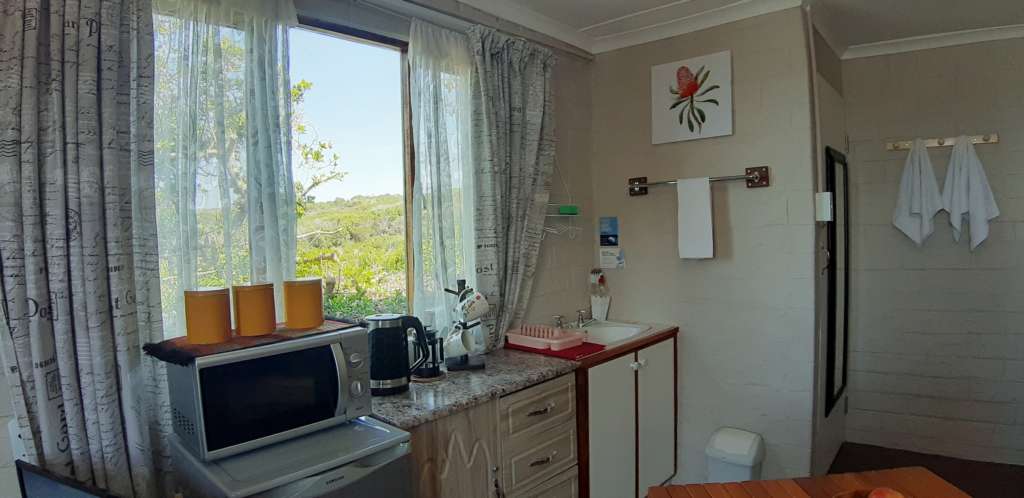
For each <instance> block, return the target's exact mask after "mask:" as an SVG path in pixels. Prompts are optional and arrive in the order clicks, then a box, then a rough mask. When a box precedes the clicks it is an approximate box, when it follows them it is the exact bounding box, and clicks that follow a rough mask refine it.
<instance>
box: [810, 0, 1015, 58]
mask: <svg viewBox="0 0 1024 498" xmlns="http://www.w3.org/2000/svg"><path fill="white" fill-rule="evenodd" d="M814 9H816V10H820V11H821V12H820V15H821V18H822V19H824V20H825V22H826V23H827V25H828V28H829V31H831V35H832V37H833V38H834V39H833V40H830V41H831V42H833V43H835V44H837V45H841V46H842V47H849V46H853V45H863V44H867V43H878V42H883V41H890V40H900V39H904V38H912V37H920V36H927V35H935V34H940V33H952V32H957V31H965V30H976V29H983V28H993V27H997V26H1007V25H1015V24H1024V1H1022V0H896V1H892V0H890V1H877V0H816V1H815V3H814ZM816 14H818V12H816Z"/></svg>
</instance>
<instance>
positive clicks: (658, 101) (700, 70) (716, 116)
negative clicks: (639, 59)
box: [651, 50, 733, 145]
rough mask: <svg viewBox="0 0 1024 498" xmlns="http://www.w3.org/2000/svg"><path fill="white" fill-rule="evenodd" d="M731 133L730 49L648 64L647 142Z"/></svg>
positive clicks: (709, 136)
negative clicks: (649, 121) (648, 137)
mask: <svg viewBox="0 0 1024 498" xmlns="http://www.w3.org/2000/svg"><path fill="white" fill-rule="evenodd" d="M732 134H733V101H732V52H731V51H729V50H724V51H721V52H715V53H712V54H707V55H701V56H698V57H691V58H689V59H683V60H679V61H675V62H668V63H664V64H658V65H656V66H651V144H653V145H658V144H664V143H671V142H681V141H687V140H699V139H702V138H712V137H722V136H728V135H732Z"/></svg>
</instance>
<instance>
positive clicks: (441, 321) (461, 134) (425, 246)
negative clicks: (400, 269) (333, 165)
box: [409, 19, 476, 329]
mask: <svg viewBox="0 0 1024 498" xmlns="http://www.w3.org/2000/svg"><path fill="white" fill-rule="evenodd" d="M409 71H410V73H409V84H410V87H411V93H412V131H413V146H414V150H415V158H416V159H415V170H414V171H415V180H414V183H413V212H412V216H413V223H412V225H413V248H414V251H413V253H414V259H413V267H414V268H415V274H414V281H415V285H416V287H415V292H414V294H413V310H414V313H415V314H416V315H418V316H420V317H422V316H423V315H424V312H427V311H430V312H433V314H434V317H435V320H434V322H435V325H436V326H437V328H438V329H444V328H445V327H448V326H450V325H451V323H452V320H453V318H454V316H453V314H452V311H451V310H452V307H453V306H454V304H455V300H454V297H453V296H451V295H450V294H446V293H445V292H444V289H445V287H448V288H454V287H455V284H456V280H457V279H460V278H465V279H467V280H468V281H469V283H470V285H473V284H474V283H475V280H474V275H473V271H474V269H475V267H476V264H475V261H474V254H475V247H474V236H473V225H474V224H473V199H474V198H475V196H474V193H473V167H472V165H471V164H470V162H469V160H470V149H469V146H470V85H471V81H472V71H473V57H472V54H471V53H470V51H469V42H468V39H467V37H466V35H464V34H462V33H457V32H454V31H450V30H447V29H444V28H440V27H437V26H434V25H432V24H429V23H426V22H423V21H420V20H418V19H414V20H413V21H412V26H411V29H410V34H409Z"/></svg>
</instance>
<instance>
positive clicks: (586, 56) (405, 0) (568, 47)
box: [354, 0, 594, 61]
mask: <svg viewBox="0 0 1024 498" xmlns="http://www.w3.org/2000/svg"><path fill="white" fill-rule="evenodd" d="M379 1H381V3H378V2H377V1H371V0H354V2H355V3H356V4H362V5H365V6H367V7H370V8H374V9H377V10H380V11H381V12H385V13H387V14H391V15H393V16H396V17H400V18H403V19H408V20H412V18H413V16H412V15H410V14H406V13H405V12H401V11H399V10H395V9H393V8H391V7H389V6H388V5H382V3H383V4H395V3H398V4H407V5H411V6H413V7H418V8H421V9H426V10H429V11H430V12H433V13H435V14H438V15H441V16H444V17H447V18H450V19H453V20H456V21H460V23H465V24H468V25H473V24H485V25H486V23H483V22H480V21H479V20H476V19H472V18H469V17H466V16H464V15H459V14H453V13H451V12H447V11H445V10H443V9H441V8H439V7H434V6H432V5H429V4H427V3H424V2H421V1H417V0H379ZM457 3H459V4H460V5H466V4H463V3H462V2H457ZM467 6H469V7H472V6H471V5H467ZM473 8H475V7H473ZM477 10H480V9H477ZM480 12H484V13H485V14H487V15H488V16H491V17H494V18H495V19H503V18H501V17H499V16H496V15H494V14H491V13H488V12H486V11H483V10H481V11H480ZM427 20H428V21H429V19H427ZM488 26H489V27H491V28H493V29H496V30H498V31H501V32H503V33H506V34H508V35H511V36H517V37H520V38H526V39H528V40H530V41H532V42H534V43H539V44H541V45H544V46H545V47H549V48H552V49H555V50H558V51H559V52H565V53H567V54H570V55H574V56H576V57H579V58H581V59H583V60H586V61H592V60H594V55H593V54H591V53H589V52H587V51H585V50H583V49H581V48H579V47H576V46H574V45H572V44H570V43H567V42H563V41H561V40H557V38H553V37H550V36H548V35H544V36H547V37H549V38H551V39H553V40H557V41H558V42H559V43H560V44H562V45H557V44H554V43H551V42H548V41H544V40H539V39H537V37H536V36H528V35H524V34H521V33H511V32H508V31H506V30H503V29H499V28H497V27H495V26H491V25H488ZM517 26H521V25H519V24H517ZM522 27H523V29H526V30H529V31H534V30H530V28H527V27H525V26H522ZM462 29H465V28H464V27H463V28H462ZM541 34H543V33H541Z"/></svg>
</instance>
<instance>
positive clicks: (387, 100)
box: [289, 28, 405, 202]
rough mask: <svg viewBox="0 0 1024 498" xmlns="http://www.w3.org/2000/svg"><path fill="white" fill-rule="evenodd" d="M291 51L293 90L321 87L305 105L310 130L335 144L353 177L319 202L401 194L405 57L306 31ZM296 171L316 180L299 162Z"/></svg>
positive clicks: (298, 31) (293, 37) (326, 190)
mask: <svg viewBox="0 0 1024 498" xmlns="http://www.w3.org/2000/svg"><path fill="white" fill-rule="evenodd" d="M289 43H290V45H291V60H290V61H289V64H290V66H291V68H290V69H291V81H292V84H295V83H297V82H298V81H300V80H303V79H305V80H307V81H309V82H311V83H313V87H312V88H311V89H310V90H309V91H308V92H306V97H305V101H304V102H303V104H302V112H303V113H304V115H305V118H306V123H307V124H308V125H309V126H310V128H311V129H312V132H313V133H315V134H316V135H317V136H319V139H320V140H327V141H330V142H333V143H334V150H335V151H336V152H337V153H338V155H339V156H340V158H341V160H340V164H341V170H342V171H344V172H346V173H347V175H346V176H345V178H344V179H342V180H341V181H334V182H330V183H328V184H325V185H323V186H321V187H319V188H317V189H315V190H314V191H313V192H312V193H313V195H314V197H315V198H316V200H317V201H318V202H321V201H332V200H334V199H336V198H339V197H340V198H345V199H348V198H351V197H354V196H356V195H377V194H401V193H402V192H403V178H404V176H405V172H404V168H403V164H402V72H401V54H400V53H399V52H398V51H397V50H393V49H390V48H384V47H379V46H374V45H369V44H365V43H359V42H354V41H349V40H346V39H343V38H340V37H335V36H331V35H328V34H323V33H319V32H315V31H310V30H307V29H303V28H293V29H292V30H291V33H290V40H289ZM311 136H312V134H309V135H306V136H305V138H303V140H309V137H311ZM292 139H293V140H297V139H298V137H296V136H293V137H292ZM293 167H294V168H295V170H294V175H295V179H296V180H300V181H303V182H304V183H305V182H306V181H307V180H308V177H309V174H308V173H307V172H304V171H303V170H302V168H300V167H299V165H298V162H297V161H294V163H293Z"/></svg>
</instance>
